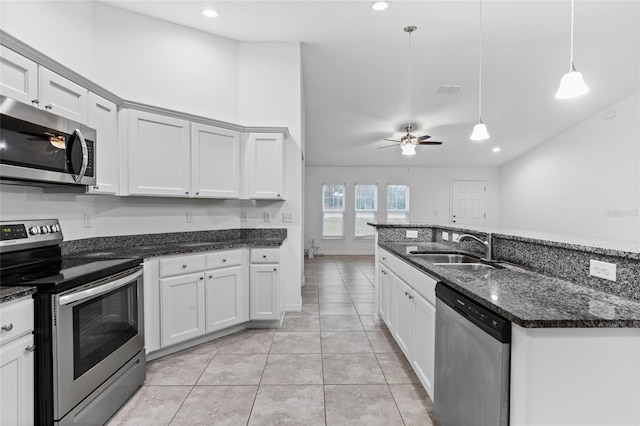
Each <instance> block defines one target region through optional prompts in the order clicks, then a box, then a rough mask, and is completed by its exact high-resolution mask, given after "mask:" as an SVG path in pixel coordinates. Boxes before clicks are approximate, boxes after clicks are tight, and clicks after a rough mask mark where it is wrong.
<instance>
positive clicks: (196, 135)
mask: <svg viewBox="0 0 640 426" xmlns="http://www.w3.org/2000/svg"><path fill="white" fill-rule="evenodd" d="M191 174H192V184H193V185H192V191H193V195H194V196H196V197H208V198H240V133H239V132H235V131H233V130H226V129H220V128H217V127H212V126H206V125H204V124H197V123H194V124H192V125H191Z"/></svg>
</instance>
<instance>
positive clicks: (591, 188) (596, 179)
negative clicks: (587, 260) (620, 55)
mask: <svg viewBox="0 0 640 426" xmlns="http://www.w3.org/2000/svg"><path fill="white" fill-rule="evenodd" d="M639 104H640V96H639V94H638V93H635V94H633V95H631V96H629V97H627V98H625V99H623V100H621V101H619V102H618V103H616V104H614V105H612V106H611V107H609V108H606V109H605V110H603V111H602V112H600V113H598V114H596V115H594V116H593V117H590V118H589V119H587V120H585V121H583V122H582V123H579V124H578V125H576V126H574V127H572V128H570V129H568V130H566V131H564V132H563V133H561V134H559V135H557V136H556V137H554V138H552V139H550V140H548V141H546V142H545V143H543V144H542V145H539V146H538V147H536V148H535V149H533V150H531V151H530V152H528V153H526V154H524V155H522V156H521V157H519V158H517V159H515V160H514V161H512V162H510V163H508V164H506V165H504V166H503V167H501V169H500V182H501V189H500V218H501V221H500V225H501V226H502V227H505V228H514V229H529V230H534V231H547V232H556V233H561V234H569V235H579V236H585V237H593V238H604V239H613V240H622V241H636V242H637V241H640V218H639V215H638V210H639V208H640V207H639V206H640V142H639V141H640V131H639V128H640V119H639V117H640V108H639ZM613 113H615V117H613V118H609V119H607V117H609V116H610V115H611V114H613Z"/></svg>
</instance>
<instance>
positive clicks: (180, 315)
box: [160, 272, 205, 347]
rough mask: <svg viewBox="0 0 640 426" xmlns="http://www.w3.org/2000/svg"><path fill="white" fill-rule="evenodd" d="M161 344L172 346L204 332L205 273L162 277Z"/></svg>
mask: <svg viewBox="0 0 640 426" xmlns="http://www.w3.org/2000/svg"><path fill="white" fill-rule="evenodd" d="M160 303H161V310H160V312H161V324H160V329H161V330H162V338H161V344H162V346H163V347H164V346H169V345H173V344H175V343H179V342H182V341H185V340H188V339H192V338H194V337H198V336H201V335H203V334H204V333H205V299H204V274H203V273H202V272H201V273H195V274H187V275H179V276H177V277H171V278H163V279H161V280H160Z"/></svg>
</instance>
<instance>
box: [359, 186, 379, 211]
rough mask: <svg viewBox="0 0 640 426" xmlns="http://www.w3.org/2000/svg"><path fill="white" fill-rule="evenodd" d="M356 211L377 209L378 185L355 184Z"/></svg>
mask: <svg viewBox="0 0 640 426" xmlns="http://www.w3.org/2000/svg"><path fill="white" fill-rule="evenodd" d="M355 205H356V211H358V210H365V211H376V210H377V209H378V185H375V184H371V185H363V184H357V185H356V203H355Z"/></svg>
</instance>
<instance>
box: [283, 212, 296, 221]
mask: <svg viewBox="0 0 640 426" xmlns="http://www.w3.org/2000/svg"><path fill="white" fill-rule="evenodd" d="M282 222H284V223H293V213H282Z"/></svg>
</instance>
